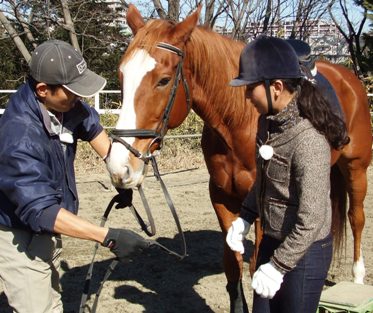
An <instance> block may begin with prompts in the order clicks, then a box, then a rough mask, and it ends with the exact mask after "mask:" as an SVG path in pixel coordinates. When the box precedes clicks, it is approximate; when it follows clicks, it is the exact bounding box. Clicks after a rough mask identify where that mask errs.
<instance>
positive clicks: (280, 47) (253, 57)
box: [230, 36, 303, 87]
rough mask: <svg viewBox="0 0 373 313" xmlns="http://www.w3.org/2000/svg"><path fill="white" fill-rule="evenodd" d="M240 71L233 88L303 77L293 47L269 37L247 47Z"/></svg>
mask: <svg viewBox="0 0 373 313" xmlns="http://www.w3.org/2000/svg"><path fill="white" fill-rule="evenodd" d="M239 70H240V73H239V75H238V76H237V77H236V78H235V79H233V80H232V81H231V82H230V85H231V86H234V87H236V86H243V85H250V84H254V83H258V82H261V81H265V80H272V79H286V78H301V77H302V76H303V75H302V73H301V70H300V67H299V61H298V57H297V54H296V52H295V50H294V49H293V47H292V46H291V45H290V44H289V43H288V42H287V41H286V40H284V39H280V38H276V37H267V36H260V37H258V38H257V39H255V40H253V41H251V42H250V43H249V44H247V45H246V47H245V48H244V49H243V51H242V52H241V56H240V68H239Z"/></svg>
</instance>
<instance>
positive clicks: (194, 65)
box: [122, 19, 252, 126]
mask: <svg viewBox="0 0 373 313" xmlns="http://www.w3.org/2000/svg"><path fill="white" fill-rule="evenodd" d="M174 26H175V23H173V22H172V21H167V20H159V19H157V20H150V21H148V22H147V23H146V24H145V26H144V27H142V28H141V29H140V30H139V31H138V33H137V34H136V36H135V37H134V39H133V40H132V42H131V44H130V45H129V47H128V48H127V51H126V53H125V56H124V58H126V59H128V58H130V57H131V55H132V54H133V52H134V51H135V50H136V49H138V48H142V49H145V50H146V51H148V52H149V54H151V53H152V52H153V51H154V50H155V49H156V46H157V43H159V42H165V41H166V42H171V43H172V30H173V28H174ZM243 46H244V44H243V43H242V42H239V41H234V40H232V39H230V38H227V37H224V36H222V35H220V34H218V33H216V32H214V31H212V30H210V29H208V28H206V27H201V26H198V27H196V28H195V29H194V30H193V32H192V35H191V37H190V40H189V41H188V42H187V47H186V50H187V51H186V62H188V65H189V67H190V69H191V70H192V73H194V76H195V77H196V79H197V81H198V84H199V85H200V87H201V88H202V89H203V90H204V91H205V92H206V93H207V94H208V100H209V102H210V103H213V104H214V105H213V106H210V107H209V108H205V109H208V110H211V112H207V111H206V112H205V113H206V114H207V115H219V116H220V117H221V118H223V119H224V122H225V123H227V125H228V126H229V125H230V124H232V123H234V124H235V125H236V126H237V124H240V123H241V122H242V121H243V118H244V116H246V114H247V111H248V110H251V109H252V108H250V107H248V105H247V104H246V102H245V99H244V94H243V92H242V88H237V87H230V86H229V82H230V80H231V79H233V78H234V77H236V76H237V74H238V61H239V56H240V53H241V50H242V48H243ZM122 61H123V60H122Z"/></svg>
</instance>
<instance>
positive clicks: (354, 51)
mask: <svg viewBox="0 0 373 313" xmlns="http://www.w3.org/2000/svg"><path fill="white" fill-rule="evenodd" d="M362 4H363V1H355V8H354V13H355V12H356V9H357V7H358V6H360V7H361V9H362V16H361V18H360V20H359V21H353V19H352V17H351V16H352V15H351V12H350V10H349V7H348V3H347V2H346V1H345V0H338V1H334V0H333V1H331V2H330V4H329V6H328V10H329V14H330V16H331V18H332V19H333V21H334V23H335V25H336V26H337V28H338V30H339V32H340V33H341V34H342V36H343V38H344V39H345V40H346V42H347V45H348V50H349V53H350V56H351V60H352V66H353V69H354V71H355V73H356V75H359V76H362V75H363V74H364V73H367V72H368V70H369V69H368V68H366V66H365V64H364V62H363V59H364V58H363V52H364V50H365V46H363V47H362V46H361V43H360V38H361V36H362V33H363V28H364V24H365V22H366V19H367V14H368V10H367V8H366V7H365V6H363V5H362ZM334 6H338V7H339V8H340V12H341V15H342V17H343V19H344V20H343V21H342V22H339V21H338V20H337V17H336V14H335V13H334V12H333V7H334ZM343 23H344V25H343Z"/></svg>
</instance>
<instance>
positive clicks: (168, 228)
mask: <svg viewBox="0 0 373 313" xmlns="http://www.w3.org/2000/svg"><path fill="white" fill-rule="evenodd" d="M162 177H163V180H164V182H165V183H166V185H167V187H168V190H169V193H170V195H171V197H172V199H173V202H174V204H175V206H176V209H177V212H178V214H179V218H180V221H181V225H182V228H183V230H184V232H185V238H186V242H187V248H188V256H187V257H186V258H184V259H183V260H179V259H178V258H176V257H175V256H172V255H169V254H167V253H165V252H164V251H162V250H160V249H159V248H158V247H154V248H151V249H149V250H147V251H146V252H145V253H143V254H142V255H140V256H138V257H137V258H136V259H135V260H133V261H132V262H131V263H128V264H119V265H118V266H117V268H116V269H115V271H114V273H113V274H112V275H111V277H110V278H109V279H108V281H107V282H106V284H105V285H104V288H103V290H102V292H101V296H100V298H99V303H98V308H97V312H100V313H112V312H113V313H114V312H124V313H140V312H144V313H169V312H170V313H171V312H180V313H196V312H204V313H209V312H216V313H225V312H229V300H228V295H227V293H226V290H225V285H226V280H225V275H224V272H223V267H222V252H223V241H222V236H221V233H220V230H219V225H218V222H217V219H216V217H215V213H214V210H213V208H212V205H211V203H210V200H209V196H208V174H207V170H206V168H205V167H204V166H202V167H199V168H192V169H188V170H177V171H172V172H167V171H166V172H165V171H163V176H162ZM369 181H370V182H373V170H372V169H370V171H369ZM77 182H78V189H79V194H80V213H79V214H80V215H81V216H82V217H84V218H87V219H88V220H90V221H92V222H94V223H97V224H99V223H100V218H101V216H102V214H103V212H104V210H105V208H106V206H107V205H108V203H109V201H110V200H111V198H112V196H113V195H114V194H115V192H114V190H113V189H112V188H111V185H110V181H109V178H108V176H107V175H106V174H105V173H95V172H87V173H80V174H78V177H77ZM371 186H372V185H371ZM145 193H146V195H147V197H148V201H149V203H150V206H151V207H152V211H153V215H154V219H155V223H156V226H157V235H156V236H155V237H156V239H157V240H158V241H159V242H160V243H162V244H164V245H166V246H168V247H171V248H173V249H175V250H177V251H181V240H180V236H179V235H178V233H177V229H176V226H175V222H174V220H173V217H172V215H171V213H170V211H169V209H168V206H167V205H166V203H165V201H164V197H163V194H162V191H161V190H160V187H159V184H158V183H157V182H156V181H155V179H154V177H152V176H150V177H148V178H147V181H146V184H145ZM134 204H135V207H136V208H138V209H139V210H140V211H141V210H142V209H141V208H142V205H141V201H140V198H139V195H138V193H137V192H135V193H134ZM365 207H366V211H365V212H366V226H365V229H364V233H363V249H364V254H365V264H366V271H367V273H366V278H365V283H366V284H369V285H373V229H372V228H373V187H370V189H369V192H368V196H367V198H366V201H365ZM107 225H108V226H111V227H125V228H129V229H132V230H135V231H139V226H138V225H137V224H136V222H135V219H134V217H133V215H132V214H131V212H130V211H129V210H128V209H114V210H113V211H112V213H111V215H110V217H109V220H108V222H107ZM347 233H348V240H347V242H348V243H347V247H346V252H345V255H344V256H342V257H341V258H340V259H339V260H337V261H335V262H334V265H333V267H332V268H331V269H330V273H329V279H328V280H329V281H330V282H331V283H337V282H340V281H351V279H352V276H351V268H352V246H351V231H350V228H348V230H347ZM252 240H253V233H252V231H251V232H250V233H249V236H248V241H247V243H246V248H247V251H248V253H250V251H252V246H253V241H252ZM93 246H94V245H93V244H92V243H91V242H85V241H81V240H76V239H71V238H64V252H63V262H62V271H61V286H62V299H63V303H64V311H65V312H67V313H73V312H74V313H75V312H78V308H79V303H80V297H81V294H82V292H83V285H84V280H85V276H86V273H87V269H88V266H89V264H90V261H91V257H92V251H93ZM248 258H249V257H248V255H246V256H245V260H246V262H245V276H244V289H245V293H246V297H247V299H248V302H249V304H251V293H252V292H251V289H250V276H249V271H248ZM111 260H112V254H111V253H110V252H108V251H107V249H105V248H100V249H99V251H98V255H97V257H96V263H95V267H94V273H93V278H92V282H91V289H90V295H91V296H90V298H89V301H88V305H92V303H93V299H94V293H95V292H96V291H97V289H98V286H99V282H100V280H101V279H102V277H103V275H104V273H105V271H106V269H107V267H108V265H109V264H110V262H111ZM0 288H1V287H0ZM0 312H1V313H8V312H11V310H10V309H9V308H8V307H7V302H6V298H5V295H4V293H3V292H2V289H0ZM86 312H89V309H87V310H86ZM30 313H31V312H30Z"/></svg>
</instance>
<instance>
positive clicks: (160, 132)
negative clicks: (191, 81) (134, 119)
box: [110, 42, 191, 163]
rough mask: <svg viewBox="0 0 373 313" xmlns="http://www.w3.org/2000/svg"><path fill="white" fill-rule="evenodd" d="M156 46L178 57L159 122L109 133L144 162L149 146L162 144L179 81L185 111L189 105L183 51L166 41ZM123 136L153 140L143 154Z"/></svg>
mask: <svg viewBox="0 0 373 313" xmlns="http://www.w3.org/2000/svg"><path fill="white" fill-rule="evenodd" d="M157 48H159V49H164V50H167V51H169V52H172V53H175V54H177V55H178V56H179V57H180V60H179V63H178V64H177V68H176V73H175V80H174V84H173V86H172V88H171V92H170V95H169V97H168V101H167V105H166V107H165V110H164V112H163V115H162V119H161V121H160V122H159V124H158V126H157V128H156V129H155V130H152V129H117V128H116V129H114V130H113V131H112V132H111V134H110V137H111V138H112V140H113V142H120V143H121V144H122V145H124V146H125V147H126V148H127V150H129V151H130V152H131V153H132V154H133V155H134V156H136V157H137V158H139V159H140V160H142V161H144V162H145V163H148V161H149V160H150V158H151V152H150V148H151V146H152V145H153V144H154V143H159V149H160V148H161V146H162V143H163V139H164V136H165V135H166V131H167V125H168V121H169V119H170V114H171V110H172V108H173V105H174V102H175V97H176V91H177V88H178V86H179V83H180V81H181V82H182V84H183V87H184V91H185V96H186V102H187V111H189V110H190V107H191V104H190V102H191V100H190V91H189V86H188V83H187V81H186V79H185V76H184V72H183V61H184V52H183V51H182V50H180V49H179V48H177V47H175V46H172V45H170V44H168V43H164V42H160V43H158V44H157ZM124 137H139V138H153V140H152V141H151V142H150V144H149V146H148V149H147V151H146V153H145V154H144V153H141V152H140V151H139V150H137V149H136V148H134V147H133V146H131V145H130V144H129V143H128V142H127V141H125V140H124V139H123V138H124Z"/></svg>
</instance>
